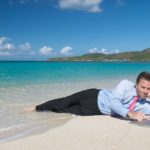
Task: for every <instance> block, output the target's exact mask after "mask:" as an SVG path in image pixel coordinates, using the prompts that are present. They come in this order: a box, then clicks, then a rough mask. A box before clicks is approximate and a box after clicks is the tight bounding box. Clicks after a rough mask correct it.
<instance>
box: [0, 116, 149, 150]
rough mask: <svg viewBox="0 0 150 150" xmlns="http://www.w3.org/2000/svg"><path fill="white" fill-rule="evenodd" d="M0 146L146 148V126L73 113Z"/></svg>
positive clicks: (8, 149)
mask: <svg viewBox="0 0 150 150" xmlns="http://www.w3.org/2000/svg"><path fill="white" fill-rule="evenodd" d="M0 149H1V150H2V149H3V150H141V149H143V150H150V128H146V127H140V126H135V125H132V124H129V121H126V120H120V119H116V118H112V117H109V116H89V117H80V116H76V117H75V118H73V119H72V120H70V121H68V122H67V123H66V124H64V125H62V126H59V127H57V128H54V129H51V130H50V131H48V132H46V133H43V134H39V135H34V136H30V137H26V138H22V139H19V140H16V141H11V142H8V143H5V144H1V145H0Z"/></svg>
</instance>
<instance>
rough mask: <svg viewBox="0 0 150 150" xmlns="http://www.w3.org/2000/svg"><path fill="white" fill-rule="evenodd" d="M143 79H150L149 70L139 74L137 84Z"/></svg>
mask: <svg viewBox="0 0 150 150" xmlns="http://www.w3.org/2000/svg"><path fill="white" fill-rule="evenodd" d="M141 79H145V80H147V81H150V72H147V71H143V72H141V73H140V74H139V75H138V76H137V79H136V84H138V83H139V82H140V80H141Z"/></svg>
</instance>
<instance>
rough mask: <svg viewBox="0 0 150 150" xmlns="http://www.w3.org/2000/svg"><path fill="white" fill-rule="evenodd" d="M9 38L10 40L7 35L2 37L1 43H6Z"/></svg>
mask: <svg viewBox="0 0 150 150" xmlns="http://www.w3.org/2000/svg"><path fill="white" fill-rule="evenodd" d="M7 40H9V39H8V38H7V37H0V45H2V44H3V43H5V42H6V41H7Z"/></svg>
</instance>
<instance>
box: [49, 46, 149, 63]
mask: <svg viewBox="0 0 150 150" xmlns="http://www.w3.org/2000/svg"><path fill="white" fill-rule="evenodd" d="M48 61H150V48H147V49H144V50H142V51H128V52H122V53H116V54H102V53H87V54H84V55H81V56H73V57H54V58H49V59H48Z"/></svg>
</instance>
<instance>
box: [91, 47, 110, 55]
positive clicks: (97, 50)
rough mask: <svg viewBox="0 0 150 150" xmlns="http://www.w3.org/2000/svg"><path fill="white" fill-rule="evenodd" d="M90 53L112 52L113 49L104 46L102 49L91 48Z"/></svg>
mask: <svg viewBox="0 0 150 150" xmlns="http://www.w3.org/2000/svg"><path fill="white" fill-rule="evenodd" d="M89 53H102V54H111V53H112V52H111V51H108V50H107V49H105V48H102V49H97V48H93V49H90V50H89Z"/></svg>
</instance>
